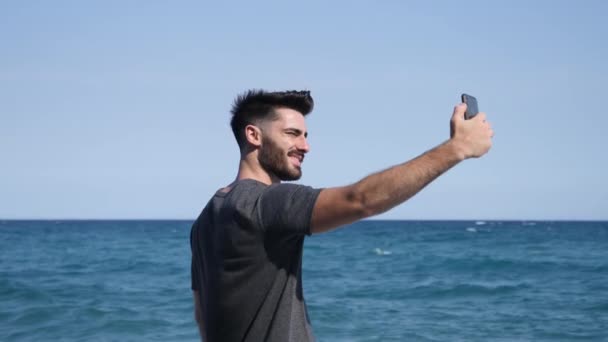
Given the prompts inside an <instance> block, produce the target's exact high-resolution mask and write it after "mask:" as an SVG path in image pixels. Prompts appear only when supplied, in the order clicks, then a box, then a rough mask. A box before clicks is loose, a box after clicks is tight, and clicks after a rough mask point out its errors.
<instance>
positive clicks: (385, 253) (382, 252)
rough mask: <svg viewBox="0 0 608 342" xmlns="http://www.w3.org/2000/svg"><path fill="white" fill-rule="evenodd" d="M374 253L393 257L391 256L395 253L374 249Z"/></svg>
mask: <svg viewBox="0 0 608 342" xmlns="http://www.w3.org/2000/svg"><path fill="white" fill-rule="evenodd" d="M374 252H376V254H378V255H391V254H393V252H391V251H385V250H382V249H380V248H376V249H374Z"/></svg>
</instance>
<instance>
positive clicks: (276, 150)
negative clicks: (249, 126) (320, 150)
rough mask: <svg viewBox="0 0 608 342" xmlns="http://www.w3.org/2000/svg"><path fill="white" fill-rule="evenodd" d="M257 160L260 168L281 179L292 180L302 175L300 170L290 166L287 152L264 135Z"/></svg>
mask: <svg viewBox="0 0 608 342" xmlns="http://www.w3.org/2000/svg"><path fill="white" fill-rule="evenodd" d="M258 161H259V162H260V165H261V166H262V168H263V169H264V170H265V171H266V172H268V173H270V174H274V175H275V176H277V177H278V178H279V179H280V180H282V181H294V180H298V179H300V177H302V170H301V169H299V168H296V167H290V164H289V161H288V159H287V153H285V152H283V151H282V150H281V148H280V147H279V146H278V145H277V144H276V143H275V142H274V141H273V140H272V139H271V138H270V137H264V144H263V145H262V147H261V148H260V151H259V153H258Z"/></svg>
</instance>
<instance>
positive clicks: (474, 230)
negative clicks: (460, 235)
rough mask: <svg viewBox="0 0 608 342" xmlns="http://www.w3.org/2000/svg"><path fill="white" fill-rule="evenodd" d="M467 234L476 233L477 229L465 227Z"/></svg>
mask: <svg viewBox="0 0 608 342" xmlns="http://www.w3.org/2000/svg"><path fill="white" fill-rule="evenodd" d="M467 232H471V233H477V229H475V228H473V227H467Z"/></svg>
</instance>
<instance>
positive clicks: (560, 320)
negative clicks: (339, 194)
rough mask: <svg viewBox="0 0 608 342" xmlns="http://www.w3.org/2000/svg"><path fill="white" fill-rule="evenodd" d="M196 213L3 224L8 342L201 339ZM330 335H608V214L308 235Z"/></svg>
mask: <svg viewBox="0 0 608 342" xmlns="http://www.w3.org/2000/svg"><path fill="white" fill-rule="evenodd" d="M191 224H192V222H191V221H137V220H133V221H69V220H68V221H63V220H60V221H48V220H47V221H0V341H3V342H9V341H197V340H199V337H198V335H197V334H198V333H197V329H196V325H195V322H194V318H193V300H192V294H191V290H190V246H189V234H190V227H191ZM303 283H304V296H305V298H306V302H307V305H308V311H309V315H310V320H311V322H312V326H313V329H314V333H315V335H316V338H317V340H318V341H608V222H567V221H379V220H366V221H361V222H358V223H356V224H353V225H350V226H346V227H344V228H341V229H338V230H335V231H333V232H329V233H325V234H320V235H314V236H311V237H308V238H307V239H306V241H305V250H304V262H303Z"/></svg>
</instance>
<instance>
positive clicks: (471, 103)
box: [461, 94, 479, 120]
mask: <svg viewBox="0 0 608 342" xmlns="http://www.w3.org/2000/svg"><path fill="white" fill-rule="evenodd" d="M461 99H462V102H464V103H466V104H467V110H466V111H465V112H464V118H465V119H466V120H469V119H472V118H473V117H474V116H475V115H477V113H479V108H478V107H477V99H476V98H475V97H474V96H471V95H467V94H462V96H461Z"/></svg>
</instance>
